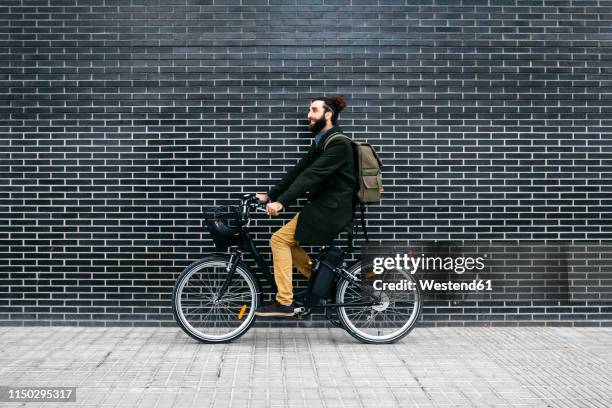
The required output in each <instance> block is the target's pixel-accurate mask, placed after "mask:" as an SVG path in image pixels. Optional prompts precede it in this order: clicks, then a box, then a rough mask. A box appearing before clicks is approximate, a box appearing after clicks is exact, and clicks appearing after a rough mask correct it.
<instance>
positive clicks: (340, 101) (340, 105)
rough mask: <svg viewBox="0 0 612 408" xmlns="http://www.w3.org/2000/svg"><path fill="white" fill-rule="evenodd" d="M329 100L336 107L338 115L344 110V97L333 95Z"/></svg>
mask: <svg viewBox="0 0 612 408" xmlns="http://www.w3.org/2000/svg"><path fill="white" fill-rule="evenodd" d="M329 99H331V100H332V101H333V103H334V105H336V106H335V107H336V109H337V112H338V113H339V112H342V111H343V110H344V108H346V101H345V100H344V97H343V96H342V95H334V96H331V97H330V98H329Z"/></svg>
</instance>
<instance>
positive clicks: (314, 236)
mask: <svg viewBox="0 0 612 408" xmlns="http://www.w3.org/2000/svg"><path fill="white" fill-rule="evenodd" d="M337 132H342V131H341V129H340V128H338V127H334V128H332V129H330V130H329V131H327V132H326V133H325V135H324V136H323V137H322V139H321V141H320V143H319V145H318V146H317V145H316V144H315V142H314V141H313V143H312V145H311V146H310V149H309V150H308V153H307V154H306V156H305V157H304V158H302V159H301V160H300V161H299V162H298V163H297V164H296V165H295V166H294V167H293V168H292V169H290V170H289V171H288V172H287V174H286V175H285V176H284V177H283V179H282V180H281V181H280V182H278V184H277V185H276V186H275V187H273V188H272V189H270V191H268V193H267V194H268V197H269V198H270V201H271V202H273V201H278V202H280V203H281V204H282V205H283V207H285V210H287V208H288V207H289V206H290V205H291V204H292V203H293V202H294V201H295V200H296V199H298V198H300V197H302V196H304V195H305V194H306V193H308V195H307V196H308V200H309V202H308V203H307V204H306V205H305V206H304V208H303V209H302V210H301V212H300V216H299V218H298V225H297V229H296V231H295V239H296V240H297V241H299V242H300V244H302V243H303V244H310V245H330V244H331V243H332V241H333V239H334V238H336V236H337V235H338V233H340V232H341V231H342V230H343V229H344V228H345V227H347V226H349V224H350V223H351V221H352V217H353V192H354V189H355V170H354V157H353V146H352V143H351V142H350V141H349V140H347V139H346V138H343V137H337V138H335V139H334V140H332V141H331V142H330V143H329V144H328V145H327V147H326V148H325V151H323V146H324V145H325V141H326V140H327V138H328V137H329V136H331V135H333V134H334V133H337Z"/></svg>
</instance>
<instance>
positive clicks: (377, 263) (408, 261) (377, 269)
mask: <svg viewBox="0 0 612 408" xmlns="http://www.w3.org/2000/svg"><path fill="white" fill-rule="evenodd" d="M485 257H486V255H485V256H484V257H482V256H479V257H476V258H474V257H471V256H456V257H451V256H445V257H442V256H425V255H424V254H421V256H416V257H415V256H413V254H412V250H409V251H408V253H405V254H399V253H397V254H395V256H387V257H375V258H373V264H372V272H373V273H374V274H376V275H380V274H382V273H383V272H385V271H405V272H409V273H410V274H411V275H414V274H415V273H417V272H419V271H436V272H438V273H439V272H441V271H444V272H450V271H453V272H455V273H456V274H457V275H462V274H463V273H464V272H466V271H482V270H483V269H484V268H485V264H484V262H483V261H484V258H485ZM418 282H419V285H420V287H421V289H422V290H428V291H432V290H433V291H449V290H462V291H464V290H465V291H479V290H488V291H490V290H492V287H491V281H490V280H484V281H483V280H477V279H474V280H472V281H469V282H453V281H452V280H448V281H445V282H438V281H436V280H434V279H419V280H418ZM415 284H416V282H415V281H413V280H408V279H402V280H400V281H398V282H384V281H383V280H382V279H377V280H375V281H374V282H373V287H374V289H375V290H414V289H415V288H414V286H415Z"/></svg>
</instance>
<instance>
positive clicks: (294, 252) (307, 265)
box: [270, 212, 311, 305]
mask: <svg viewBox="0 0 612 408" xmlns="http://www.w3.org/2000/svg"><path fill="white" fill-rule="evenodd" d="M299 215H300V213H299V212H298V213H297V214H296V215H295V217H293V218H292V219H291V220H290V221H289V222H288V223H287V224H285V225H284V226H282V227H281V228H279V229H278V230H277V231H276V232H275V233H274V234H272V237H271V238H270V247H271V248H272V258H273V264H274V281H275V282H276V287H277V289H278V292H277V293H276V301H277V302H278V303H280V304H282V305H288V304H291V302H293V282H292V273H293V265H295V266H296V267H297V269H298V270H299V271H300V273H301V274H302V275H304V276H305V277H307V278H309V277H310V274H311V262H310V257H309V256H308V254H307V253H306V251H304V250H303V249H302V248H301V247H300V246H299V245H298V242H297V241H296V240H295V229H296V227H297V221H298V217H299Z"/></svg>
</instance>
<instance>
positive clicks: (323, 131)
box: [255, 95, 356, 317]
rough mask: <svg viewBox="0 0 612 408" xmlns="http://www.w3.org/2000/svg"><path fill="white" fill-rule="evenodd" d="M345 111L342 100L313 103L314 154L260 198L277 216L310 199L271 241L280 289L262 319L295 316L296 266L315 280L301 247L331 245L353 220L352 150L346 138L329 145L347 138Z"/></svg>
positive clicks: (311, 151)
mask: <svg viewBox="0 0 612 408" xmlns="http://www.w3.org/2000/svg"><path fill="white" fill-rule="evenodd" d="M345 107H346V102H345V101H344V99H343V98H342V96H340V95H335V96H332V97H329V98H328V97H324V96H323V97H318V98H315V99H313V100H312V101H311V103H310V108H309V111H308V128H309V129H310V131H311V132H313V133H314V135H315V136H314V140H313V142H312V145H311V146H310V149H309V150H308V152H307V153H306V156H305V157H303V158H302V159H301V160H300V161H299V162H298V163H297V164H296V165H295V166H294V167H293V168H292V169H290V170H289V171H288V172H287V174H286V175H285V176H284V177H283V178H282V180H281V181H280V182H279V183H278V184H277V185H276V186H275V187H273V188H272V189H270V190H269V191H268V192H267V193H266V194H262V193H258V194H257V198H258V199H259V200H260V201H261V202H264V203H268V204H267V205H266V212H267V213H268V214H269V215H271V216H277V215H278V214H279V212H281V211H286V210H287V209H288V207H289V206H290V205H291V204H292V203H293V202H294V201H295V200H296V199H298V198H300V197H302V196H304V195H305V194H306V193H308V194H307V198H308V201H309V202H308V203H307V204H306V205H305V206H304V207H303V208H302V210H301V211H298V213H297V214H296V215H295V216H294V217H293V218H292V219H291V220H290V221H289V222H288V223H286V224H285V225H284V226H283V227H281V228H280V229H278V230H277V231H276V232H275V233H274V234H272V237H271V239H270V247H271V248H272V258H273V264H274V280H275V282H276V286H277V288H278V292H277V293H276V301H275V302H273V303H271V304H269V305H265V306H262V307H259V308H257V310H256V311H255V314H256V315H258V316H276V317H283V316H293V314H294V305H293V284H292V271H293V265H295V266H296V267H297V269H298V270H299V271H300V272H301V273H302V274H303V275H304V276H306V277H307V278H308V277H310V274H311V262H310V257H309V256H308V254H307V253H306V251H304V249H302V248H301V247H300V246H299V245H300V244H309V245H331V244H332V241H333V240H334V238H335V237H336V236H337V235H338V233H340V232H341V231H342V230H343V229H344V228H345V227H346V226H347V225H348V224H349V223H351V222H352V218H353V194H354V189H355V182H356V180H355V170H354V157H353V147H352V145H351V142H350V141H349V140H348V139H346V138H343V137H336V138H334V139H333V140H332V141H331V142H329V144H328V145H327V146H325V143H326V140H327V139H328V138H329V137H330V136H332V135H333V134H335V133H343V132H342V130H341V129H340V128H339V127H338V126H337V125H336V121H337V120H338V115H339V114H340V112H341V111H342V110H344V108H345Z"/></svg>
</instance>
